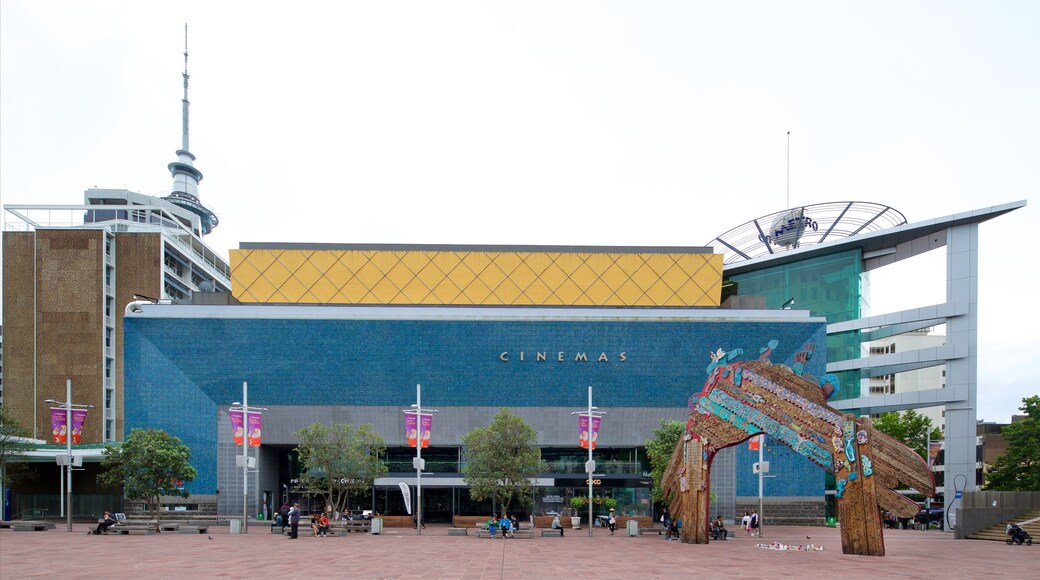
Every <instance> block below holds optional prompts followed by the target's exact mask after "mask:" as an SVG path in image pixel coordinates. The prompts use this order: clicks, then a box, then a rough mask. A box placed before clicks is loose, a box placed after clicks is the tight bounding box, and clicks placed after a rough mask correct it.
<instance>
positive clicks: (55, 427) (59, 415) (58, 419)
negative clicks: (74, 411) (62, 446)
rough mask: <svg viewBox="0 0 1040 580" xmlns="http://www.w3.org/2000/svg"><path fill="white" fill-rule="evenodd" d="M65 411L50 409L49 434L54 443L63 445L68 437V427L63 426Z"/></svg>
mask: <svg viewBox="0 0 1040 580" xmlns="http://www.w3.org/2000/svg"><path fill="white" fill-rule="evenodd" d="M65 413H66V411H65V409H62V408H56V407H51V433H52V434H53V435H54V442H55V443H65V438H66V437H68V434H69V430H68V425H66V424H65V418H66V417H65Z"/></svg>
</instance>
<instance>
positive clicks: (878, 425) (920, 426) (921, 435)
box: [874, 409, 943, 461]
mask: <svg viewBox="0 0 1040 580" xmlns="http://www.w3.org/2000/svg"><path fill="white" fill-rule="evenodd" d="M874 428H875V429H877V430H878V431H881V432H882V433H885V434H887V435H890V436H892V437H893V438H895V439H898V440H899V441H902V442H903V444H904V445H906V446H907V447H909V448H910V449H913V450H914V451H915V452H917V454H918V455H920V456H921V457H922V458H923V459H924V460H925V461H928V434H929V432H931V438H932V441H939V440H941V439H942V438H943V434H942V431H940V430H939V428H938V427H933V426H932V420H931V419H929V418H928V417H927V416H925V415H922V414H920V413H918V412H917V411H914V410H913V409H910V410H908V411H903V412H902V413H898V412H893V413H882V414H881V415H880V416H879V417H878V418H877V419H874Z"/></svg>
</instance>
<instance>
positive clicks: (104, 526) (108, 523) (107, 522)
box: [94, 511, 116, 534]
mask: <svg viewBox="0 0 1040 580" xmlns="http://www.w3.org/2000/svg"><path fill="white" fill-rule="evenodd" d="M114 525H116V519H115V518H114V517H112V514H111V512H107V511H106V512H105V515H104V518H103V519H102V521H101V523H99V524H98V526H97V529H95V530H94V533H95V534H107V533H108V528H111V527H112V526H114Z"/></svg>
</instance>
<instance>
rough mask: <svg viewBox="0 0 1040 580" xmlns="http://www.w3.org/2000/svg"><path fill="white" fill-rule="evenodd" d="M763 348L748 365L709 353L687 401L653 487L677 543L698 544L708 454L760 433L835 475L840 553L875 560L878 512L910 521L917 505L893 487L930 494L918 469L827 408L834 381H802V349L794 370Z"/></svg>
mask: <svg viewBox="0 0 1040 580" xmlns="http://www.w3.org/2000/svg"><path fill="white" fill-rule="evenodd" d="M776 345H777V343H776V341H771V342H770V344H769V346H767V347H764V348H762V349H761V356H760V357H759V360H757V361H751V362H738V363H734V362H731V361H732V360H733V359H735V358H737V357H739V356H740V355H742V354H743V352H742V351H741V350H740V349H735V350H733V351H732V352H730V353H724V352H722V350H721V349H720V350H719V351H718V352H717V353H713V354H712V363H711V365H709V366H708V369H707V370H708V375H709V376H708V380H707V382H706V383H705V385H704V389H703V390H702V391H701V392H699V393H696V394H694V395H693V396H692V397H691V398H690V416H689V420H688V421H687V423H686V431H685V434H684V436H683V438H682V440H680V441H679V444H678V445H676V448H675V452H674V453H673V454H672V459H671V461H670V462H669V464H668V467H667V469H666V470H665V473H664V476H663V478H662V481H661V485H662V489H663V490H664V492H665V494H666V495H669V494H671V496H672V498H673V499H672V503H671V505H670V509H671V512H672V514H673V515H674V516H675V517H679V518H682V520H683V522H684V523H686V525H685V526H683V530H682V541H683V542H687V543H695V544H706V543H708V529H709V528H708V520H709V515H708V508H709V502H710V500H709V495H710V477H709V475H710V470H711V462H712V460H713V459H714V457H715V454H716V453H717V452H718V451H719V450H720V449H724V448H726V447H731V446H733V445H737V444H739V443H741V442H743V441H746V440H748V439H749V438H751V437H752V436H755V435H758V434H760V433H766V434H767V435H769V436H770V437H771V438H772V439H773V440H774V441H779V442H780V443H782V444H784V445H786V446H788V447H790V448H791V449H793V450H795V451H796V452H798V453H799V454H801V455H803V456H805V457H806V458H807V459H809V460H810V461H812V462H813V463H815V464H816V465H819V466H820V467H821V468H823V469H826V470H828V471H831V472H833V473H834V474H835V480H836V481H837V490H836V496H837V503H838V521H839V522H840V528H841V545H842V552H844V553H845V554H858V555H867V556H884V555H885V545H884V538H883V537H882V533H881V516H880V512H879V510H878V506H881V507H882V508H884V509H885V510H888V511H890V512H892V513H894V514H896V515H897V516H899V517H907V518H909V517H913V516H915V515H916V514H917V512H918V509H919V507H918V505H917V504H916V503H914V502H913V501H910V500H909V499H907V498H906V497H904V496H903V495H901V494H899V493H896V492H895V488H896V487H897V486H898V485H899V483H900V482H902V483H903V484H905V485H907V486H910V487H912V488H914V489H916V490H917V491H918V492H920V493H922V494H924V495H926V496H932V495H934V494H935V482H934V481H933V479H932V474H931V471H930V470H929V469H928V466H927V464H926V463H925V461H924V460H923V459H921V457H920V456H919V455H917V454H916V453H915V452H914V451H913V450H911V449H910V448H908V447H906V446H905V445H903V444H902V443H901V442H899V441H897V440H895V439H893V438H892V437H889V436H888V435H886V434H884V433H881V432H880V431H877V430H875V429H874V427H873V425H872V424H871V421H870V419H868V418H856V417H854V416H853V415H849V414H846V415H842V414H841V413H840V412H838V411H837V410H835V409H833V408H831V407H830V406H829V405H827V397H828V396H829V395H830V394H831V393H832V392H833V391H834V389H835V387H836V384H835V383H836V379H835V378H834V377H832V376H829V375H827V376H824V377H822V378H821V379H820V380H816V379H815V378H814V377H812V376H811V375H804V376H803V375H802V373H801V371H802V370H803V369H804V366H805V365H804V363H805V362H806V361H807V360H808V359H809V358H810V357H811V356H812V345H806V348H805V349H804V350H803V351H802V352H800V353H798V354H797V355H796V356H795V360H796V361H798V362H796V364H795V365H794V369H793V370H792V369H791V368H788V367H787V366H784V365H774V364H772V363H771V362H770V361H769V354H770V353H771V352H772V349H773V348H775V347H776Z"/></svg>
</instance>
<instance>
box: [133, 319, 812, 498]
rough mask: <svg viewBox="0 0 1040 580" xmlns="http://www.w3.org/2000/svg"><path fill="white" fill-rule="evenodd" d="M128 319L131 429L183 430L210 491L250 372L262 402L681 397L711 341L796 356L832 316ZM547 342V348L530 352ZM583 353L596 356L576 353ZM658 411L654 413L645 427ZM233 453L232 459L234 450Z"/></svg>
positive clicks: (564, 402) (696, 384)
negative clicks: (227, 421) (230, 411)
mask: <svg viewBox="0 0 1040 580" xmlns="http://www.w3.org/2000/svg"><path fill="white" fill-rule="evenodd" d="M125 332H126V334H125V336H126V344H125V359H124V363H125V377H126V401H125V402H126V407H125V408H126V429H127V430H129V429H131V428H133V427H158V428H163V429H166V430H168V431H170V432H171V433H173V434H175V435H177V436H178V437H181V439H183V440H184V441H185V442H186V443H187V444H188V445H189V446H190V447H191V449H192V463H193V464H194V465H195V466H196V467H197V468H198V469H199V478H198V479H197V480H196V481H195V482H193V483H192V484H190V486H189V489H190V490H191V491H193V492H195V493H214V491H215V489H216V481H217V477H216V469H217V463H218V461H217V445H216V441H217V439H218V437H217V428H218V416H219V414H218V405H228V404H230V403H232V402H234V401H239V400H240V399H241V392H242V381H248V382H249V402H250V404H255V405H263V406H303V405H315V406H331V405H338V406H380V405H383V406H390V407H396V408H401V407H405V406H407V405H409V404H411V403H413V402H414V401H415V385H416V383H422V385H423V401H424V402H428V403H429V404H436V405H443V406H457V407H462V408H465V407H478V406H485V407H503V406H508V407H535V406H539V407H559V408H562V410H561V411H560V412H561V413H569V412H570V411H572V410H575V409H580V408H584V406H585V405H586V403H587V401H586V390H585V388H584V387H585V386H586V385H593V386H594V388H595V403H596V405H597V406H600V407H627V408H645V407H672V408H684V407H685V406H686V403H687V400H688V398H689V397H690V395H691V394H693V393H694V392H696V391H698V390H700V388H701V386H702V385H703V383H704V380H705V378H706V375H705V367H706V366H707V365H708V363H709V362H710V359H709V357H708V353H709V352H711V351H714V350H715V349H717V348H720V347H721V348H723V349H726V350H729V349H733V348H742V349H743V350H744V351H745V352H746V353H748V354H747V355H746V356H745V358H752V357H754V356H757V352H758V348H759V347H760V346H761V345H762V344H764V343H765V342H766V341H768V340H769V339H773V338H775V339H777V340H778V341H779V343H780V344H779V346H778V348H777V349H776V350H775V351H774V352H773V356H772V360H773V361H774V362H786V363H788V364H790V363H791V362H793V361H792V360H791V357H793V355H794V353H795V352H797V351H798V350H800V349H801V348H802V346H803V345H804V344H805V343H806V342H808V341H817V343H819V342H820V341H822V340H823V339H824V337H825V326H824V324H823V323H816V322H784V323H778V322H717V321H711V322H700V321H698V322H690V321H675V322H647V321H631V320H630V321H608V322H589V321H581V322H579V321H546V320H541V321H523V322H518V321H494V320H404V321H402V320H267V319H265V320H258V319H174V318H162V319H160V318H144V317H131V318H127V319H126V323H125ZM521 351H523V352H524V353H525V354H524V360H523V361H521V360H520V354H519V353H520V352H521ZM504 352H506V353H509V354H508V355H507V356H506V357H505V358H507V359H508V362H507V361H503V360H502V353H504ZM538 352H545V353H547V357H546V358H547V360H545V361H541V362H539V361H537V360H535V359H536V357H537V355H536V353H538ZM558 353H564V354H563V359H564V360H563V361H562V362H560V361H559V360H558V358H559V355H558ZM578 353H585V355H586V356H587V359H588V360H587V361H581V360H578V361H576V360H575V358H576V357H577V355H578ZM622 353H624V360H623V361H622V360H621V359H622ZM601 355H602V358H603V359H604V360H603V361H602V362H600V361H599V359H600V358H601ZM824 367H825V361H824V360H823V357H822V356H821V357H817V358H815V359H814V360H812V361H810V366H809V369H808V371H809V372H811V373H814V374H823V369H824ZM394 412H395V413H396V411H394ZM305 424H306V423H302V424H300V425H299V427H302V426H304V425H305ZM656 425H657V421H647V424H646V425H645V426H644V428H645V436H649V435H650V434H651V432H652V430H653V428H654V427H655V426H656ZM644 439H645V437H644ZM571 443H573V442H572V441H569V440H567V441H559V442H554V441H543V444H549V445H552V444H558V445H567V444H571ZM444 444H449V445H450V444H451V442H445V443H444ZM224 459H227V460H228V461H232V463H231V465H233V459H231V456H230V455H228V457H226V458H224ZM221 464H224V461H221ZM820 477H821V481H822V475H821V476H820ZM820 490H821V492H822V484H821V486H820ZM737 495H740V492H739V490H738V492H737ZM788 495H790V494H788Z"/></svg>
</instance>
